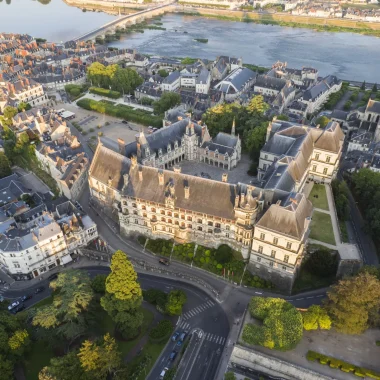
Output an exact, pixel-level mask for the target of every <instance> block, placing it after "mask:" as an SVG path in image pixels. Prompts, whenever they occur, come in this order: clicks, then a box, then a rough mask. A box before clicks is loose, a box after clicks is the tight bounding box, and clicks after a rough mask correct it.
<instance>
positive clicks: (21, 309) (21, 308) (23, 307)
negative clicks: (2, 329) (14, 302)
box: [11, 304, 25, 314]
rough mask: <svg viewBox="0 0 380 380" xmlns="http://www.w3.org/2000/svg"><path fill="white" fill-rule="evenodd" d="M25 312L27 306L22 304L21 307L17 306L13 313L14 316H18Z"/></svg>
mask: <svg viewBox="0 0 380 380" xmlns="http://www.w3.org/2000/svg"><path fill="white" fill-rule="evenodd" d="M23 310H25V305H24V304H21V305H20V306H17V307H15V308H14V309H12V310H11V313H12V314H17V313H19V312H20V311H23Z"/></svg>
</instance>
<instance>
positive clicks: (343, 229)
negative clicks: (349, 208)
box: [339, 220, 350, 243]
mask: <svg viewBox="0 0 380 380" xmlns="http://www.w3.org/2000/svg"><path fill="white" fill-rule="evenodd" d="M339 227H340V232H341V237H342V242H343V243H349V242H350V241H349V239H348V231H347V226H346V222H345V221H344V220H340V221H339Z"/></svg>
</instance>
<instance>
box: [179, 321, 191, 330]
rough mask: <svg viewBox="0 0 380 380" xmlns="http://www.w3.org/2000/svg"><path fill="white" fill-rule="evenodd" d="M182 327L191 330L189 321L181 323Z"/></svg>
mask: <svg viewBox="0 0 380 380" xmlns="http://www.w3.org/2000/svg"><path fill="white" fill-rule="evenodd" d="M179 327H180V328H182V329H184V330H190V324H189V323H186V322H182V323H181V324H180V325H179Z"/></svg>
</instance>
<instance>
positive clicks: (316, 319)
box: [302, 305, 331, 330]
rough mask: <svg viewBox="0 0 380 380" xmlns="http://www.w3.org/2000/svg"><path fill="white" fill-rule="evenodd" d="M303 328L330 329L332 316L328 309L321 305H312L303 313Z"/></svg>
mask: <svg viewBox="0 0 380 380" xmlns="http://www.w3.org/2000/svg"><path fill="white" fill-rule="evenodd" d="M302 319H303V328H304V329H305V330H317V329H318V328H320V329H321V330H330V328H331V318H330V317H329V315H328V314H327V311H326V309H324V308H323V307H321V306H319V305H312V306H310V307H309V308H308V309H307V311H306V312H304V313H302Z"/></svg>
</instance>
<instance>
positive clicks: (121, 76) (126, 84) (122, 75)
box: [111, 67, 144, 95]
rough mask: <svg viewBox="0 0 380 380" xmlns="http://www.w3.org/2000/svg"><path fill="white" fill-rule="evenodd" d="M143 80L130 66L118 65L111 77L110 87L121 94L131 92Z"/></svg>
mask: <svg viewBox="0 0 380 380" xmlns="http://www.w3.org/2000/svg"><path fill="white" fill-rule="evenodd" d="M143 82H144V80H143V78H142V77H140V75H139V74H138V73H137V72H136V71H135V70H133V69H131V68H126V69H122V68H121V67H118V68H117V69H116V71H115V73H114V75H113V77H112V79H111V87H112V90H114V91H119V92H120V93H122V94H125V95H127V94H133V92H134V91H135V89H136V87H138V86H140V84H142V83H143Z"/></svg>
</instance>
